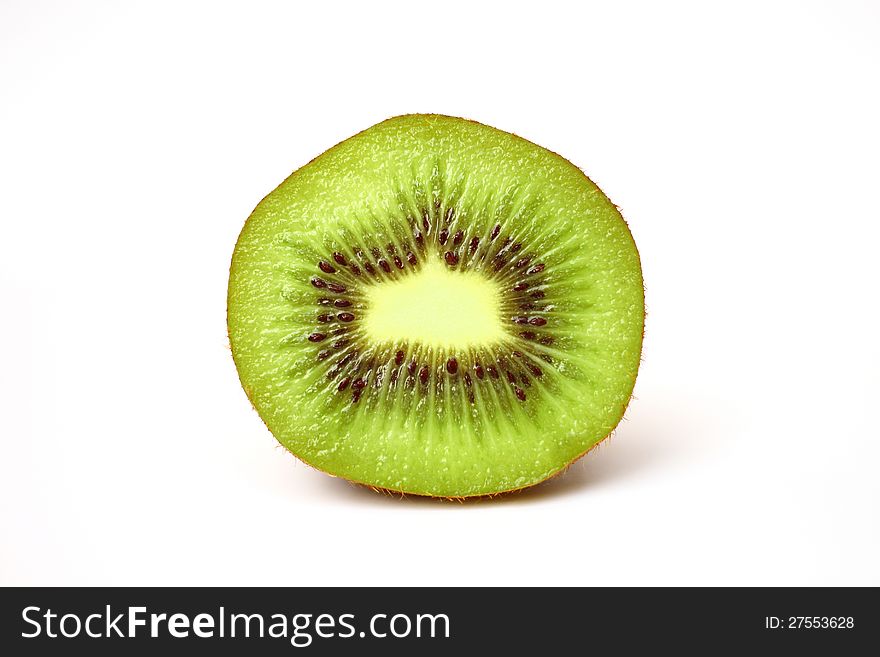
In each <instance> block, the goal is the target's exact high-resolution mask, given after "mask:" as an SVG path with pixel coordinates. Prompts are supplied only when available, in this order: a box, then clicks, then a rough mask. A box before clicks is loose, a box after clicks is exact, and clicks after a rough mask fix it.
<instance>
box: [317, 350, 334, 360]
mask: <svg viewBox="0 0 880 657" xmlns="http://www.w3.org/2000/svg"><path fill="white" fill-rule="evenodd" d="M332 353H333V352H332V351H329V350H327V349H325V350H324V351H320V352H318V360H327V359H328V358H329V357H330V354H332Z"/></svg>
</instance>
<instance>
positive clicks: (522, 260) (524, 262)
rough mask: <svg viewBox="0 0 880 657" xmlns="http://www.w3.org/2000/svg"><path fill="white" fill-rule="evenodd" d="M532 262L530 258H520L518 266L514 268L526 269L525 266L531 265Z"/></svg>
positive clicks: (515, 265)
mask: <svg viewBox="0 0 880 657" xmlns="http://www.w3.org/2000/svg"><path fill="white" fill-rule="evenodd" d="M530 262H531V260H530V259H529V258H520V259H519V260H517V261H516V264H514V265H513V266H514V267H515V268H516V269H522V268H523V267H525V266H526V265H527V264H529V263H530Z"/></svg>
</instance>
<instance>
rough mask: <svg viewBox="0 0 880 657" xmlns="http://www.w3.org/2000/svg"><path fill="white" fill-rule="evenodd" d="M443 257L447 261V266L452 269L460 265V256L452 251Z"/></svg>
mask: <svg viewBox="0 0 880 657" xmlns="http://www.w3.org/2000/svg"><path fill="white" fill-rule="evenodd" d="M443 257H444V258H445V259H446V264H447V265H449V266H450V267H454V266H455V265H457V264H458V256H457V255H455V254H454V253H453V252H452V251H447V252H446V255H445V256H443Z"/></svg>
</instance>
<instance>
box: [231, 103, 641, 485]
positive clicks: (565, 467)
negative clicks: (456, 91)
mask: <svg viewBox="0 0 880 657" xmlns="http://www.w3.org/2000/svg"><path fill="white" fill-rule="evenodd" d="M402 118H421V119H427V120H430V119H432V118H444V119H456V120H458V121H467V122H468V123H474V124H476V125H479V126H483V127H486V126H487V124H484V123H480V122H479V121H476V120H474V119H467V118H463V117H454V116H449V115H444V114H433V113H412V114H400V115H397V116H394V117H390V118H388V119H386V120H384V121H381V122H380V123H378V124H375V125H381V124H382V123H387V122H388V121H394V120H396V119H402ZM375 125H372V126H370V127H369V128H366V129H364V130H361V131H360V132H358V133H356V134H354V135H352V136H351V137H348V138H347V139H344V140H343V141H341V142H339V143H338V144H336V145H335V146H332V147H330V148H329V149H327V150H326V151H324V152H322V153H321V154H320V155H318V156H316V157H314V158H312V159H311V160H309V161H308V162H307V163H306V164H304V165H303V166H301V167H299V168H297V169H296V170H295V171H294V172H293V173H292V174H291V175H294V174H295V173H296V171H299V169H302V168H303V167H305V166H308V165H309V164H311V163H312V162H315V161H316V160H319V159H321V157H323V156H324V155H325V154H327V153H330V152H332V151H335V150H336V149H337V148H339V147H340V146H342V145H343V144H345V143H346V142H348V141H349V140H351V139H354V138H355V137H357V136H358V135H360V134H362V133H363V132H366V131H367V130H370V129H371V128H373V127H375ZM490 127H491V126H490ZM492 129H493V130H498V131H499V132H505V133H506V134H509V135H512V136H513V137H515V138H517V139H520V140H522V141H524V142H526V143H528V144H531V145H533V146H537V147H538V148H541V149H543V150H545V151H547V152H549V153H550V154H552V155H553V156H554V157H556V158H558V159H559V160H560V161H561V162H562V163H563V164H565V165H566V166H568V167H570V168H572V169H574V170H575V171H577V172H578V173H579V174H580V175H582V176H583V177H584V178H586V179H587V180H589V181H590V183H591V184H593V185H594V186H595V187H596V188H597V189H600V190H601V188H600V187H599V186H598V185H596V184H595V183H594V182H593V181H592V179H591V178H590V177H589V176H587V174H586V173H585V172H584V171H583V170H582V169H581V168H580V167H578V166H577V165H575V164H573V163H572V162H570V161H569V160H567V159H566V158H564V157H563V156H562V155H559V154H558V153H556V152H555V151H551V150H550V149H548V148H545V147H544V146H540V145H538V144H535V143H534V142H532V141H529V140H528V139H525V138H524V137H520V136H519V135H517V134H516V133H513V132H507V131H505V130H500V129H498V128H494V127H493V128H492ZM283 184H284V181H282V182H281V183H279V185H277V186H276V189H277V188H278V187H280V186H281V185H283ZM273 191H274V190H273ZM271 193H272V192H270V193H269V194H267V195H266V197H264V198H263V200H265V198H267V197H268V196H270V195H271ZM602 193H603V194H604V193H605V192H604V191H602ZM606 197H607V195H606ZM609 200H610V199H609ZM262 203H263V201H262V200H261V201H260V203H258V204H257V205H256V206H255V207H254V211H252V212H251V214H250V215H248V218H247V220H246V221H245V223H244V226H243V227H242V229H241V231H240V232H239V237H238V240H236V244H235V248H234V249H233V253H235V250H236V249H237V248H238V242H239V241H240V240H241V237H242V235H244V233H245V231H246V229H247V226H248V223H249V222H250V220H251V217H253V214H254V212H255V211H256V209H257V208H258V207H259V206H260V205H261V204H262ZM612 203H613V201H612ZM614 207H615V208H616V209H617V211H618V213H619V214H620V216H621V220H622V221H623V222H624V225H626V229H627V234H628V235H629V239H630V241H631V242H632V246H633V249H634V251H635V253H636V259H637V261H638V263H639V272H640V273H642V272H643V270H642V262H641V253H640V252H639V250H638V246H637V245H636V243H635V239H634V238H633V236H632V231H631V230H630V228H629V224H628V223H627V221H626V220H625V219H624V218H623V214H622V213H621V212H620V208H619V207H618V206H617V204H614ZM234 267H235V260H234V259H232V258H231V259H230V265H229V273H230V277H231V275H232V272H233V270H234ZM229 293H230V290H229V289H227V303H226V335H227V339H228V342H229V349H230V351H231V352H232V359H233V362H234V363H235V369H236V373H237V374H238V377H239V382H240V383H241V386H242V389H243V390H244V392H245V395H247V398H248V401H249V402H250V404H251V407H252V408H253V409H254V411H255V412H256V413H257V417H259V418H260V420H261V421H263V424H264V425H265V424H266V422H265V421H264V420H263V419H262V416H260V414H259V411H257V407H256V404H255V403H254V399H253V393H252V391H251V390H250V388H249V387H248V386H247V385H245V383H244V381H242V380H241V374H240V372H241V369H240V368H239V366H238V361H237V360H236V357H235V348H234V347H233V345H232V335H231V333H230V331H229ZM642 308H643V309H645V287H644V275H642ZM646 316H647V310H644V311H643V315H642V332H641V336H640V337H639V362H640V363H641V362H642V359H643V348H644V342H645V317H646ZM637 377H638V369H636V372H635V374H634V375H633V381H632V383H633V385H632V387H631V390H632V389H634V388H635V383H636V379H637ZM632 399H633V395H632V393H630V396H629V399H628V400H627V402H626V403H625V404H623V405H622V406H621V409H620V416H619V417H618V419H617V422H615V424H614V428H613V429H612V430H611V431H610V432H608V434H607V435H606V436H605V437H604V438H602V439H601V440H599V441H597V442H595V443H593V444H592V445H590V446H589V447H588V448H587V449H586V450H584V451H583V452H581V453H580V454H578V455H577V456H576V457H574V458H573V459H572V460H571V461H568V462H567V463H564V464H563V465H561V466H560V467H559V469H557V470H556V471H554V472H551V473H550V474H549V475H547V476H546V477H544V478H543V479H540V480H538V481H535V482H533V483H530V484H527V485H525V486H518V487H516V488H508V489H506V490H500V491H496V492H493V493H475V494H473V495H460V496H450V495H431V494H430V493H417V492H413V491H405V490H399V489H395V488H383V487H380V486H375V485H373V484H369V483H366V482H363V481H358V480H356V479H348V478H346V477H342V476H340V475H336V474H333V473H331V472H327V471H326V470H322V469H321V468H319V467H317V466H316V465H314V464H313V463H310V462H309V461H307V460H306V459H304V458H302V457H301V456H299V455H298V454H294V453H293V452H291V451H290V450H287V449H286V448H285V449H286V451H288V452H290V454H292V455H293V456H294V457H295V458H296V459H297V460H299V461H301V462H303V463H305V464H306V465H307V466H309V467H310V468H313V469H314V470H317V471H318V472H321V473H323V474H325V475H328V476H330V477H333V478H337V479H342V480H343V481H346V482H348V483H351V484H355V485H357V486H361V487H364V488H368V489H370V490H372V491H373V492H375V493H379V494H381V495H383V496H384V497H393V498H399V499H406V498H408V497H414V498H417V499H430V500H437V501H439V502H444V501H445V502H479V501H487V500H495V499H499V498H508V497H512V496H514V495H516V494H517V493H520V492H522V491H525V490H529V489H531V488H534V487H535V486H538V485H540V484H543V483H546V482H547V481H549V480H551V479H554V478H556V477H560V476H563V475H564V474H565V472H566V471H567V470H568V469H569V468H570V467H571V466H572V465H573V464H574V463H576V462H577V461H579V460H580V459H582V458H583V457H584V456H586V455H587V454H589V453H590V452H591V451H592V450H593V449H595V448H596V447H598V446H599V445H601V444H603V443H604V442H606V441H607V440H608V439H609V438H610V437H611V436H612V435H614V432H615V431H616V429H617V427H618V426H619V425H620V422H621V421H622V420H623V417H624V415H625V413H626V410H627V408H628V407H629V404H630V402H631V401H632ZM266 429H267V430H269V433H270V435H273V434H272V431H271V430H270V429H269V426H268V425H266Z"/></svg>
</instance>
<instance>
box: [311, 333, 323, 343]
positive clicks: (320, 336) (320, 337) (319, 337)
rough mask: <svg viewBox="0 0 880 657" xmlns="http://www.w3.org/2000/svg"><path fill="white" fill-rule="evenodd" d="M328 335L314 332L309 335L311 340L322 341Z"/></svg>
mask: <svg viewBox="0 0 880 657" xmlns="http://www.w3.org/2000/svg"><path fill="white" fill-rule="evenodd" d="M326 337H327V334H326V333H312V334H311V335H310V336H309V342H320V341H321V340H323V339H325V338H326Z"/></svg>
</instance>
